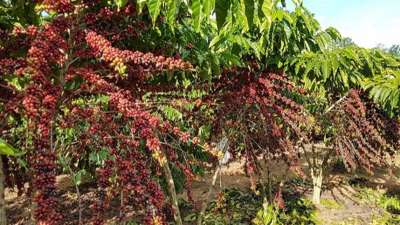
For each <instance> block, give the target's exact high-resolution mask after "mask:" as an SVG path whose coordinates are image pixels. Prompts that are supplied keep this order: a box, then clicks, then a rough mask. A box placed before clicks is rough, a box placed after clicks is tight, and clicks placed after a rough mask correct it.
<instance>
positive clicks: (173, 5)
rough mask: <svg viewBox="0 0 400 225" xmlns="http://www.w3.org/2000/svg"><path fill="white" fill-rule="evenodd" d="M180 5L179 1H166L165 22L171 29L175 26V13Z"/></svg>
mask: <svg viewBox="0 0 400 225" xmlns="http://www.w3.org/2000/svg"><path fill="white" fill-rule="evenodd" d="M180 3H181V1H180V0H168V11H167V22H168V24H169V25H170V26H171V27H173V25H174V24H175V18H176V13H177V9H179V5H180Z"/></svg>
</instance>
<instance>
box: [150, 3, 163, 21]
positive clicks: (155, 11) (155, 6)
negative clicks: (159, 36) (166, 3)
mask: <svg viewBox="0 0 400 225" xmlns="http://www.w3.org/2000/svg"><path fill="white" fill-rule="evenodd" d="M161 3H162V2H161V0H148V1H147V8H148V9H149V14H150V17H151V21H152V22H153V25H154V24H155V23H156V20H157V17H158V15H160V10H161Z"/></svg>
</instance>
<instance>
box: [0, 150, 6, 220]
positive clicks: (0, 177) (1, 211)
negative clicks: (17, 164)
mask: <svg viewBox="0 0 400 225" xmlns="http://www.w3.org/2000/svg"><path fill="white" fill-rule="evenodd" d="M4 180H5V178H4V170H3V160H2V158H1V157H0V225H7V215H6V202H5V199H4Z"/></svg>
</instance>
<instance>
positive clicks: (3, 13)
mask: <svg viewBox="0 0 400 225" xmlns="http://www.w3.org/2000/svg"><path fill="white" fill-rule="evenodd" d="M293 5H294V6H293V9H288V8H287V6H286V2H285V1H282V0H280V1H275V0H260V1H249V0H241V1H214V0H194V1H175V0H169V1H161V0H145V1H128V0H117V1H101V0H96V1H86V0H83V1H69V0H62V1H58V0H57V1H51V0H42V1H0V18H1V23H0V110H1V111H0V121H1V124H0V132H1V138H2V139H0V140H1V142H0V143H1V145H0V147H1V151H2V154H6V155H9V156H14V157H4V159H5V160H4V161H5V165H4V167H5V168H4V169H5V172H6V174H5V175H6V185H7V186H9V187H12V186H15V185H16V186H17V187H18V188H19V191H20V192H21V193H22V192H27V194H28V196H30V197H31V198H32V199H33V202H34V204H32V208H33V211H34V213H33V217H34V219H35V220H36V222H37V223H38V224H63V212H62V211H60V209H59V207H58V206H59V202H58V200H59V199H58V196H59V194H58V190H57V187H56V176H57V175H59V174H61V173H65V172H66V173H68V174H69V175H70V176H72V177H73V180H74V183H75V186H76V192H77V193H79V185H80V183H81V177H82V176H83V174H85V175H89V176H92V177H93V178H95V179H94V180H95V181H96V187H97V193H96V194H97V196H96V198H95V199H93V202H92V207H91V217H92V218H91V219H90V221H89V220H88V221H83V219H82V218H81V209H80V208H79V209H78V211H79V221H78V222H79V223H81V224H83V223H89V222H91V223H93V224H102V223H103V222H104V218H103V216H104V214H105V212H106V211H107V209H108V208H109V207H110V205H111V203H112V202H113V201H114V202H115V201H117V200H118V201H119V207H120V211H121V214H120V215H121V216H120V218H119V220H120V221H125V220H126V219H128V218H124V215H125V214H124V212H125V211H126V210H128V209H134V210H135V211H136V212H138V215H137V217H138V218H140V219H141V220H142V221H143V222H144V223H146V224H165V223H166V222H167V220H168V216H169V215H168V213H166V211H169V210H166V209H169V208H170V207H172V210H170V211H172V214H173V215H174V217H175V218H174V219H175V220H176V222H177V223H178V224H179V220H180V218H179V217H180V216H179V208H176V207H177V202H176V193H175V189H176V190H178V189H182V187H183V188H184V189H186V190H187V193H188V199H189V200H192V197H191V193H190V184H191V182H192V180H193V178H194V176H195V175H196V173H201V172H202V171H204V170H205V168H206V166H205V164H206V162H208V163H209V164H212V165H211V166H216V165H217V164H218V163H217V162H218V159H221V158H222V157H223V155H224V154H223V153H221V149H218V147H217V146H216V145H215V143H217V142H218V141H219V139H220V138H223V137H226V138H228V140H229V150H228V151H229V153H230V154H232V155H233V160H245V161H246V167H245V168H246V172H247V174H248V175H249V176H250V177H252V189H253V190H255V187H256V183H257V181H256V177H257V176H258V175H259V176H262V174H261V173H262V170H261V169H260V165H259V164H260V163H259V161H260V159H264V160H267V161H268V160H283V161H285V162H287V165H288V166H289V167H290V168H291V169H292V170H293V171H295V172H296V173H297V174H299V175H303V174H304V171H303V169H302V168H301V163H300V158H301V157H302V154H303V152H302V150H301V146H303V145H304V144H309V143H314V142H321V141H325V144H326V145H328V146H332V149H334V150H336V153H337V155H338V156H341V157H342V158H343V160H344V162H345V165H346V166H347V167H348V168H349V169H354V168H356V167H357V166H358V165H361V166H362V167H364V168H366V169H369V170H372V169H373V167H374V166H382V165H388V164H389V163H388V161H387V160H390V159H391V157H392V156H393V155H394V154H395V153H396V151H397V150H398V146H399V145H400V138H399V137H400V125H399V121H398V117H399V114H398V113H399V109H400V100H399V98H400V92H399V85H400V82H399V78H400V76H399V74H400V73H399V68H400V60H399V58H396V57H395V56H394V55H390V54H387V53H384V52H382V51H379V50H370V49H363V48H360V47H357V46H356V45H354V44H352V45H344V44H343V43H344V41H343V39H342V38H341V36H340V34H339V32H338V31H336V30H335V29H333V28H329V29H326V30H322V29H321V28H320V26H319V24H318V22H317V21H316V20H315V19H314V18H313V15H312V14H311V13H310V12H309V11H308V10H307V9H306V8H304V7H303V5H302V2H301V1H293ZM214 15H215V19H214ZM341 42H343V43H342V44H340V43H341ZM361 89H363V90H361ZM317 128H320V129H319V130H318V129H317ZM348 134H351V135H352V136H351V137H350V136H349V135H348ZM3 139H4V141H3ZM6 142H7V144H6ZM6 145H7V151H8V150H9V149H11V146H10V145H12V146H14V147H15V148H17V149H19V151H21V152H22V153H19V154H14V153H12V154H11V153H7V152H4V151H5V150H3V149H6V148H5V147H2V146H6ZM13 151H14V150H13ZM171 171H172V173H173V174H174V176H171ZM173 178H174V179H173ZM25 182H27V183H28V184H29V189H28V190H25V189H24V183H25ZM167 190H168V191H167ZM166 193H168V194H166ZM167 200H170V201H171V204H169V203H167V202H168V201H167ZM171 205H172V206H171ZM78 207H81V206H80V205H79V206H78ZM266 210H267V209H266ZM260 216H261V215H260Z"/></svg>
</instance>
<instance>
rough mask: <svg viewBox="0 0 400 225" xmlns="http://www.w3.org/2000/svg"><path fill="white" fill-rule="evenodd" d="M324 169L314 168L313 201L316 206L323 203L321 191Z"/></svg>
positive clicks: (312, 170)
mask: <svg viewBox="0 0 400 225" xmlns="http://www.w3.org/2000/svg"><path fill="white" fill-rule="evenodd" d="M322 171H323V170H322V168H312V169H311V178H312V183H313V196H312V201H313V203H314V204H317V205H318V204H320V202H321V190H322V179H323V174H322Z"/></svg>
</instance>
